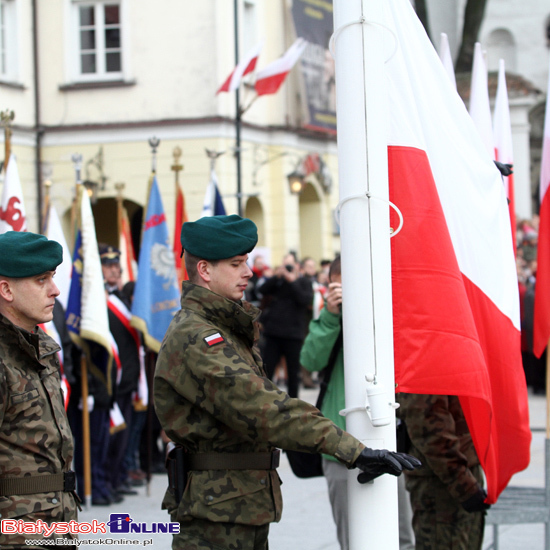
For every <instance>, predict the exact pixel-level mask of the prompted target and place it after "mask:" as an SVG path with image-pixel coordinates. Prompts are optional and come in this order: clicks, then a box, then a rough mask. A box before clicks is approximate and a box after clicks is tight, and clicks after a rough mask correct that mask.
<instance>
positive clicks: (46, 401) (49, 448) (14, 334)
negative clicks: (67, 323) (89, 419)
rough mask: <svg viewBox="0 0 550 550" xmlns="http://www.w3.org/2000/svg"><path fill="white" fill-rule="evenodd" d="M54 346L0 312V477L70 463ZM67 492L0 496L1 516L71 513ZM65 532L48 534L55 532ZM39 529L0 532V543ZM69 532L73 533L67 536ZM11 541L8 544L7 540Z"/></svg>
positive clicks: (50, 517) (68, 516) (16, 541)
mask: <svg viewBox="0 0 550 550" xmlns="http://www.w3.org/2000/svg"><path fill="white" fill-rule="evenodd" d="M57 350H59V346H58V345H57V343H56V342H55V341H54V340H53V339H52V338H50V337H49V336H48V335H47V334H46V333H45V332H44V331H43V330H42V329H38V330H37V332H36V333H30V332H27V331H25V330H23V329H20V328H18V327H16V326H15V325H13V324H12V323H11V322H10V321H9V320H8V319H6V318H5V317H3V316H2V315H0V477H1V478H8V477H9V478H11V477H15V478H21V477H23V476H33V475H45V474H58V473H61V472H63V471H66V470H68V469H69V468H70V464H71V461H72V458H73V438H72V433H71V429H70V427H69V422H68V420H67V415H66V413H65V408H64V406H63V397H62V394H61V386H60V378H59V360H58V358H57V353H56V352H57ZM76 509H77V507H76V502H75V500H74V496H73V495H72V494H71V493H64V492H62V491H59V492H50V493H36V494H32V495H10V496H0V516H1V519H22V520H23V521H25V522H29V521H36V520H37V519H41V520H43V521H46V522H52V521H55V522H58V521H59V522H68V521H71V520H76V519H77V511H76ZM63 536H65V537H67V538H69V537H71V535H52V538H56V537H63ZM32 538H38V539H42V538H44V537H43V536H41V535H16V534H12V535H4V534H0V548H12V547H14V546H16V547H18V548H19V547H20V546H19V545H22V546H25V539H32ZM73 538H74V537H73ZM12 545H14V546H12Z"/></svg>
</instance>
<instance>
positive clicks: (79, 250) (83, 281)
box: [66, 185, 113, 393]
mask: <svg viewBox="0 0 550 550" xmlns="http://www.w3.org/2000/svg"><path fill="white" fill-rule="evenodd" d="M77 195H78V198H77V201H78V212H79V217H80V220H79V224H78V227H77V232H76V240H75V246H74V253H73V271H72V277H71V287H70V290H69V299H68V303H67V308H66V317H67V330H68V331H69V334H70V335H71V338H72V339H73V341H74V342H75V343H76V344H77V345H78V346H79V347H80V348H82V349H83V350H84V351H85V352H86V358H87V360H88V363H89V368H90V372H91V373H92V374H93V375H94V376H95V377H96V378H98V379H99V380H101V381H102V382H103V383H104V384H105V385H106V387H107V390H108V392H109V393H111V392H112V389H113V388H112V384H111V374H110V373H111V364H112V351H111V333H110V330H109V317H108V315H107V297H106V295H105V288H104V286H103V272H102V270H101V261H100V259H99V251H98V247H97V238H96V232H95V224H94V217H93V214H92V207H91V205H90V198H89V197H88V193H86V192H85V190H83V186H82V185H79V186H78V187H77Z"/></svg>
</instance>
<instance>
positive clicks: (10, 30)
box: [0, 0, 19, 84]
mask: <svg viewBox="0 0 550 550" xmlns="http://www.w3.org/2000/svg"><path fill="white" fill-rule="evenodd" d="M0 9H1V10H2V11H1V14H0V17H2V18H3V21H1V27H2V28H1V29H0V82H1V83H6V84H16V83H17V81H18V79H19V57H18V44H19V36H18V20H19V19H18V3H17V2H16V0H0Z"/></svg>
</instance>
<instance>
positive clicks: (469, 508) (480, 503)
mask: <svg viewBox="0 0 550 550" xmlns="http://www.w3.org/2000/svg"><path fill="white" fill-rule="evenodd" d="M486 498H487V491H485V489H481V488H480V489H479V490H478V492H477V493H476V494H475V495H473V496H471V497H470V498H469V499H468V500H465V501H464V502H461V503H460V504H461V505H462V508H464V510H466V512H470V513H471V512H483V511H485V510H488V509H489V508H490V507H491V505H490V504H487V503H485V502H484V501H485V499H486Z"/></svg>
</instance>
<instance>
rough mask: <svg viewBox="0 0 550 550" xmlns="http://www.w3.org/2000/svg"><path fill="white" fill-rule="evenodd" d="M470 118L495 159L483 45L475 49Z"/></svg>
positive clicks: (478, 44)
mask: <svg viewBox="0 0 550 550" xmlns="http://www.w3.org/2000/svg"><path fill="white" fill-rule="evenodd" d="M469 111H470V116H471V117H472V120H473V121H474V124H475V125H476V128H477V131H478V132H479V135H480V136H481V139H482V141H483V143H484V144H485V149H486V151H487V153H489V155H490V157H491V158H492V159H494V158H495V143H494V140H493V124H492V122H491V106H490V103H489V85H488V81H487V67H486V65H485V59H484V58H483V52H482V51H481V44H480V43H479V42H476V45H475V47H474V63H473V66H472V81H471V82H470V109H469Z"/></svg>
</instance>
